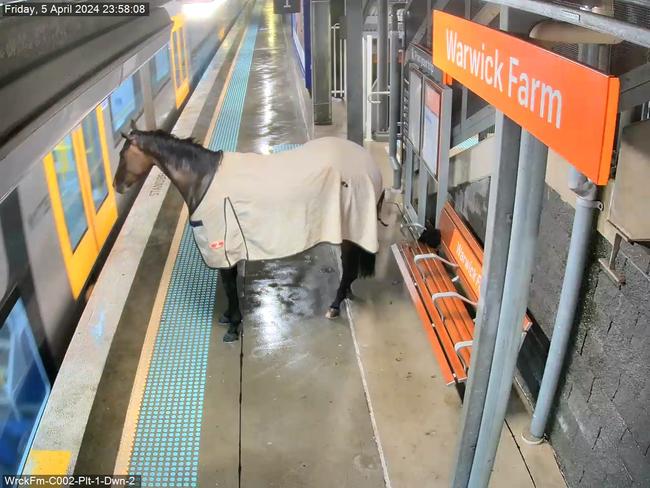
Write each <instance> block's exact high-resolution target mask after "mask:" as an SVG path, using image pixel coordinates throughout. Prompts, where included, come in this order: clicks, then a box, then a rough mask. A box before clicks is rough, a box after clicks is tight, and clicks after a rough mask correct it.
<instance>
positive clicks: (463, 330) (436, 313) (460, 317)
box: [392, 203, 532, 385]
mask: <svg viewBox="0 0 650 488" xmlns="http://www.w3.org/2000/svg"><path fill="white" fill-rule="evenodd" d="M407 226H408V224H407ZM439 230H440V233H441V243H440V247H439V249H438V250H435V249H432V248H431V247H429V246H427V245H426V244H423V243H421V242H417V241H415V240H413V241H408V242H403V243H398V244H393V246H392V251H393V254H394V255H395V259H396V261H397V265H398V266H399V269H400V271H401V273H402V276H403V277H404V282H405V284H406V287H407V289H408V291H409V294H410V295H411V299H412V300H413V303H414V305H415V309H416V312H417V314H418V316H419V317H420V320H421V322H422V325H423V326H424V329H425V331H426V333H427V335H428V338H429V342H430V344H431V348H432V350H433V353H434V355H435V357H436V360H437V362H438V363H439V365H440V368H441V371H442V376H443V379H444V380H445V382H446V383H447V384H448V385H451V384H454V383H462V382H464V381H466V380H467V371H468V369H469V365H470V361H471V350H472V341H473V339H474V318H473V317H474V312H475V309H476V306H477V305H478V299H479V294H480V289H481V273H482V270H483V249H482V247H481V245H480V244H479V242H478V241H477V240H476V238H475V237H474V235H473V234H472V233H471V232H470V230H469V228H468V227H467V226H466V225H465V223H464V222H463V220H462V219H461V217H460V216H459V215H458V214H457V213H456V211H455V210H454V209H453V207H452V206H451V204H449V203H446V204H445V206H444V208H443V209H442V213H441V218H440V225H439ZM470 310H472V313H470ZM531 325H532V321H531V319H530V317H528V315H526V317H525V319H524V323H523V327H522V328H523V334H525V333H526V332H527V331H528V330H529V329H530V327H531ZM522 337H523V336H522Z"/></svg>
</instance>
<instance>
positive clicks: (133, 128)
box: [131, 119, 138, 130]
mask: <svg viewBox="0 0 650 488" xmlns="http://www.w3.org/2000/svg"><path fill="white" fill-rule="evenodd" d="M131 130H138V127H137V126H136V125H135V120H133V119H131Z"/></svg>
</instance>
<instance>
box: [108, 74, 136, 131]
mask: <svg viewBox="0 0 650 488" xmlns="http://www.w3.org/2000/svg"><path fill="white" fill-rule="evenodd" d="M109 100H110V106H111V118H112V121H113V135H114V136H115V140H116V141H119V139H120V138H119V137H117V136H118V133H119V132H120V131H121V130H124V129H125V127H126V126H127V125H128V123H129V121H130V120H131V119H135V118H137V117H138V115H139V112H140V109H141V108H142V102H141V96H140V86H139V84H138V81H137V77H136V76H135V75H132V76H130V77H128V78H127V79H126V80H124V81H123V82H122V84H121V85H120V86H118V87H117V89H116V90H115V91H114V92H113V93H111V96H110V98H109Z"/></svg>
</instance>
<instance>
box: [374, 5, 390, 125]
mask: <svg viewBox="0 0 650 488" xmlns="http://www.w3.org/2000/svg"><path fill="white" fill-rule="evenodd" d="M387 80H388V0H377V91H378V92H385V91H387V90H388V84H387ZM387 109H388V103H387V100H386V97H385V96H384V95H380V96H379V104H377V127H376V129H377V132H386V127H387V126H386V121H387V115H388V110H387Z"/></svg>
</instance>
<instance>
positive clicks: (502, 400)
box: [468, 130, 548, 488]
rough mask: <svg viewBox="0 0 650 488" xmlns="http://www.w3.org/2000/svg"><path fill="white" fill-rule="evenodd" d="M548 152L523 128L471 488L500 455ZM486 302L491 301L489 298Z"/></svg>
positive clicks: (484, 480)
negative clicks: (503, 271) (498, 312)
mask: <svg viewBox="0 0 650 488" xmlns="http://www.w3.org/2000/svg"><path fill="white" fill-rule="evenodd" d="M547 157H548V148H547V147H546V146H545V145H544V144H542V143H541V142H540V141H539V140H537V139H536V138H535V137H534V136H533V135H532V134H530V133H529V132H527V131H525V130H522V133H521V146H520V150H519V168H518V171H517V187H516V193H515V205H514V209H513V220H512V232H511V238H510V248H509V250H508V262H507V266H506V274H505V281H504V286H503V302H502V305H501V311H500V314H499V327H498V330H497V338H496V344H495V348H494V355H493V358H492V367H491V370H490V378H489V382H488V389H487V394H486V396H485V406H484V408H483V418H482V420H481V428H480V430H479V436H478V443H477V445H476V451H475V453H474V461H473V464H472V471H471V474H470V479H469V483H468V486H469V487H470V488H485V487H487V486H488V483H489V481H490V476H491V474H492V468H493V466H494V459H495V457H496V453H497V449H498V446H499V440H500V438H501V430H502V429H503V422H504V420H505V416H506V409H507V406H508V400H509V398H510V392H511V390H512V381H513V378H514V373H515V367H516V364H517V356H518V355H519V348H520V345H521V339H522V324H523V320H524V316H525V314H526V305H527V302H528V292H529V288H530V279H531V276H532V269H533V260H534V258H535V249H536V245H537V236H538V232H539V221H540V218H541V210H542V197H543V194H544V189H545V181H544V180H545V176H546V161H547ZM484 301H485V300H484Z"/></svg>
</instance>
